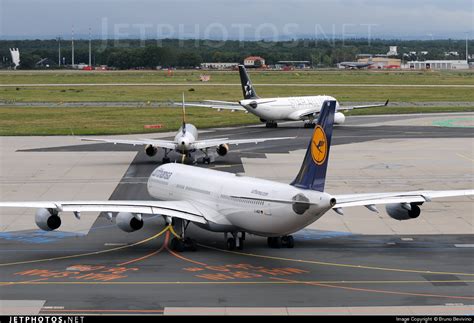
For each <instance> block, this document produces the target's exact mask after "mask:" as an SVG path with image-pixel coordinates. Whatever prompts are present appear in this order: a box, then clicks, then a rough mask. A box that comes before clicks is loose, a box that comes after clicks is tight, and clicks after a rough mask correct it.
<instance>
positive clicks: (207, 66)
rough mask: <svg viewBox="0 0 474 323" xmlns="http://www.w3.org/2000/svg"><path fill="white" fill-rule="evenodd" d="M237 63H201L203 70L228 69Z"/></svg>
mask: <svg viewBox="0 0 474 323" xmlns="http://www.w3.org/2000/svg"><path fill="white" fill-rule="evenodd" d="M238 65H239V63H201V69H203V70H228V69H233V68H235V67H237V66H238Z"/></svg>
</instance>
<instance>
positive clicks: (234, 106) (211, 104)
mask: <svg viewBox="0 0 474 323" xmlns="http://www.w3.org/2000/svg"><path fill="white" fill-rule="evenodd" d="M206 102H207V103H192V102H191V103H185V104H184V105H185V106H187V107H201V108H212V109H217V110H232V111H247V110H246V109H245V108H243V107H242V106H240V105H239V104H238V103H235V102H225V101H206ZM176 105H177V104H176ZM180 105H181V104H180Z"/></svg>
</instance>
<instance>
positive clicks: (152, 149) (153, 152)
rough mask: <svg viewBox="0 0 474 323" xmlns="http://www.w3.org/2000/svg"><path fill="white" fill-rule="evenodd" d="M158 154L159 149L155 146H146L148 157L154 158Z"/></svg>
mask: <svg viewBox="0 0 474 323" xmlns="http://www.w3.org/2000/svg"><path fill="white" fill-rule="evenodd" d="M157 152H158V149H157V148H156V147H154V146H153V145H146V147H145V153H146V154H147V155H148V156H150V157H153V156H155V155H156V153H157Z"/></svg>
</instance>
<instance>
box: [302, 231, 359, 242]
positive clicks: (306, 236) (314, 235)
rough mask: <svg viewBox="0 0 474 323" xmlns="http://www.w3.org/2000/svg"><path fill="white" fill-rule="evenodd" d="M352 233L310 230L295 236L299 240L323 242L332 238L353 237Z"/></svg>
mask: <svg viewBox="0 0 474 323" xmlns="http://www.w3.org/2000/svg"><path fill="white" fill-rule="evenodd" d="M352 235H353V233H350V232H339V231H320V230H309V229H303V230H301V231H298V232H296V233H295V234H293V236H294V237H295V238H296V239H298V240H322V239H330V238H340V237H347V236H352Z"/></svg>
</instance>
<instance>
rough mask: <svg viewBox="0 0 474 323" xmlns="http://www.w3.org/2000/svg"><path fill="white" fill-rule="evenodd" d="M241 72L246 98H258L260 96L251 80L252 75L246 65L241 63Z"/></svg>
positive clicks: (241, 81)
mask: <svg viewBox="0 0 474 323" xmlns="http://www.w3.org/2000/svg"><path fill="white" fill-rule="evenodd" d="M239 74H240V83H241V84H242V92H243V94H244V99H245V100H248V99H258V98H259V97H258V95H257V92H255V89H254V88H253V85H252V81H251V80H250V77H249V75H248V73H247V70H246V69H245V66H244V65H239Z"/></svg>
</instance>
